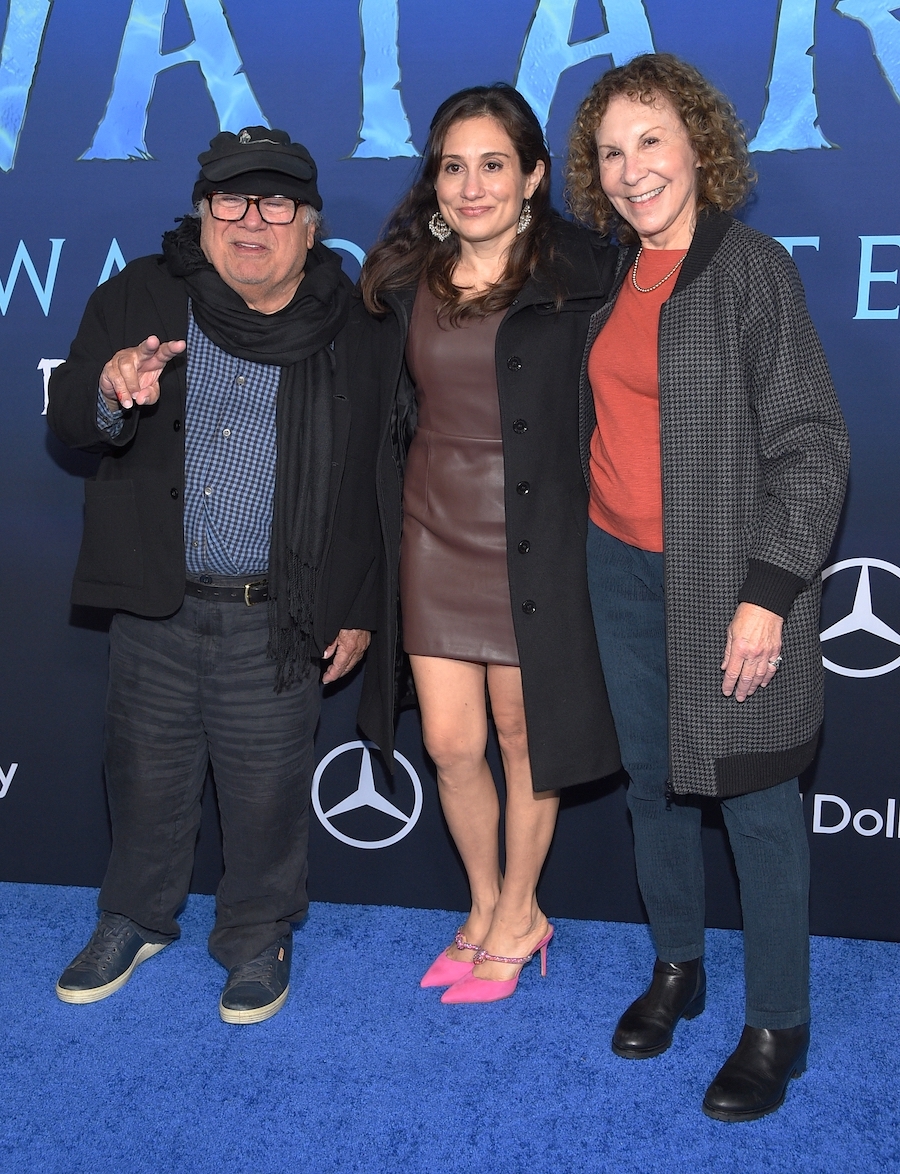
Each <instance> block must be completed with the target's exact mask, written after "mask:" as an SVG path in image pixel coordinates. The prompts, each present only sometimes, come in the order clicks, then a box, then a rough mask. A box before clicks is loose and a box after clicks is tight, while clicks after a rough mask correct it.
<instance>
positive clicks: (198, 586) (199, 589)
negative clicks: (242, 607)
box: [184, 579, 269, 607]
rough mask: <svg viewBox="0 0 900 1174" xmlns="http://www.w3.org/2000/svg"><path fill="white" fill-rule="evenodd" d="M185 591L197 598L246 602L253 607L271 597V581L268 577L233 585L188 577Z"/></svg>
mask: <svg viewBox="0 0 900 1174" xmlns="http://www.w3.org/2000/svg"><path fill="white" fill-rule="evenodd" d="M184 593H185V595H192V596H193V597H194V598H195V599H212V600H215V602H217V603H245V604H246V605H247V607H253V605H254V604H256V603H265V602H266V600H267V599H268V598H269V583H268V580H267V579H253V580H251V581H250V582H248V583H239V584H237V585H236V586H233V587H232V586H228V585H227V584H223V583H198V582H197V580H196V579H187V580H186V581H185V584H184Z"/></svg>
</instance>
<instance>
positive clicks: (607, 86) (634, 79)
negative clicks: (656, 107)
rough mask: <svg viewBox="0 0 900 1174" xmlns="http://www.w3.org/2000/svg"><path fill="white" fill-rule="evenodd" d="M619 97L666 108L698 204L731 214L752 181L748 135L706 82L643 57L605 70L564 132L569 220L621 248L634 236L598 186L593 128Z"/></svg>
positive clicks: (668, 61)
mask: <svg viewBox="0 0 900 1174" xmlns="http://www.w3.org/2000/svg"><path fill="white" fill-rule="evenodd" d="M621 95H624V96H626V97H628V98H637V99H640V101H641V102H645V103H647V105H651V104H652V103H653V102H655V101H656V100H657V99H658V98H663V99H665V100H667V101H668V102H670V103H671V105H672V107H673V108H674V110H675V112H676V113H677V114H678V116H679V117H680V118H681V121H682V122H683V123H684V126H685V129H686V130H687V133H688V137H689V139H690V141H691V145H692V146H693V148H694V151H695V152H696V155H697V160H698V162H699V164H700V166H699V169H698V189H697V203H698V207H699V208H703V207H711V208H715V209H717V210H718V211H720V212H730V211H731V210H732V209H733V208H736V207H738V205H739V204H742V203H743V201H744V200H745V199H746V197H747V194H748V193H749V191H750V188H751V187H752V186H753V184H754V183H755V182H756V173H755V172H754V170H753V168H752V167H751V165H750V155H749V152H748V150H747V136H746V134H745V133H744V128H743V127H742V125H741V123H740V121H739V120H738V116H737V114H736V113H735V109H734V107H733V106H732V104H731V102H729V100H728V99H727V98H726V97H725V95H724V94H722V93H720V92H719V91H718V90H717V89H716V88H715V87H714V86H712V85H711V84H710V83H709V82H708V81H707V80H706V78H705V77H704V76H703V74H702V73H700V71H699V70H697V69H695V68H694V66H693V65H688V63H687V62H686V61H681V60H680V59H679V58H677V57H674V56H673V55H672V54H671V53H642V54H641V55H640V56H638V57H635V58H633V59H632V60H631V61H629V62H628V63H627V64H626V65H620V66H618V67H617V68H615V69H610V70H608V71H607V72H606V73H604V74H603V76H602V77H601V78H600V79H599V80H598V81H596V82H595V83H594V85H593V86H592V87H591V90H590V93H589V94H588V96H587V97H586V98H585V99H584V101H583V102H582V103H581V105H580V106H579V107H578V111H577V113H576V115H575V121H574V123H573V124H572V129H571V131H570V133H569V155H568V159H567V161H566V200H567V202H568V205H569V207H570V208H571V210H572V213H573V215H574V216H575V217H576V218H577V219H578V220H581V221H582V222H583V223H585V224H589V225H591V226H593V227H595V228H598V229H600V231H601V232H615V234H616V236H617V237H618V239H619V240H620V241H622V242H623V243H624V244H632V243H634V242H635V241H636V240H637V233H636V232H635V231H634V229H633V228H632V227H631V225H630V224H628V223H627V222H626V221H624V220H623V219H622V218H621V217H620V216H619V215H618V213H617V212H616V210H615V209H614V208H613V206H612V204H611V202H610V201H609V199H608V198H607V196H606V195H605V193H604V192H603V189H602V188H601V187H600V178H599V172H600V164H599V159H598V155H597V141H596V138H595V135H596V132H597V128H598V127H599V125H600V122H601V121H602V119H603V115H604V114H605V113H606V110H607V107H608V106H609V103H610V102H611V100H612V99H613V98H617V97H619V96H621Z"/></svg>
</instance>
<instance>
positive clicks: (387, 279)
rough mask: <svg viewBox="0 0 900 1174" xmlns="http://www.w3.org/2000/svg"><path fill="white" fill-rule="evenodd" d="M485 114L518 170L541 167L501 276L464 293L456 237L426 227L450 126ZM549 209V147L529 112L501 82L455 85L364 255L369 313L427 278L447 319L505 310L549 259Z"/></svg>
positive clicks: (364, 287)
mask: <svg viewBox="0 0 900 1174" xmlns="http://www.w3.org/2000/svg"><path fill="white" fill-rule="evenodd" d="M485 116H486V117H488V118H493V119H494V120H495V121H496V122H498V123H499V124H500V125H501V126H502V127H503V129H504V130H505V131H506V133H507V134H508V135H509V137H510V139H511V141H512V144H513V146H514V147H515V149H516V154H517V155H518V158H519V165H520V166H521V168H522V172H523V174H525V175H530V174H531V173H532V172H533V171H534V169H535V167H536V166H537V163H538V160H543V163H544V174H543V176H542V178H541V181H540V183H539V184H538V186H537V188H536V189H535V191H534V194H533V195H532V196H531V224H530V226H529V227H528V228H527V229H526V231H525V232H523V233H521V234H520V235H519V236H517V237H516V239H515V241H514V243H513V244H512V246H511V247H510V250H509V254H508V256H507V260H506V269H505V272H504V274H503V276H502V277H501V279H500V280H499V281H498V282H496V283H495V284H494V285H492V286H491V287H490V289H488V290H487V291H486V292H485V293H483V294H480V295H479V296H478V297H474V298H469V299H464V298H463V291H462V290H461V289H460V288H459V287H458V286H456V285H454V284H453V270H454V268H455V267H456V263H457V261H458V260H459V237H458V236H457V235H456V233H455V232H452V233H451V234H450V236H449V238H448V239H447V240H446V241H439V240H437V239H436V238H435V237H434V236H432V235H431V233H430V232H429V230H428V221H429V220H430V218H431V217H432V216H433V215H434V213H435V212H437V211H438V202H437V197H436V195H435V191H434V185H435V181H436V179H437V177H438V172H439V171H440V166H441V157H442V155H443V152H444V142H445V140H446V138H447V133H448V131H449V130H450V127H451V126H454V125H455V124H456V123H458V122H464V121H466V120H467V119H469V118H483V117H485ZM552 216H553V213H552V210H551V207H550V152H549V151H548V150H547V144H546V143H545V142H544V133H543V131H542V130H541V124H540V123H539V122H538V120H537V117H536V116H535V113H534V111H533V110H532V109H531V107H530V106H529V105H528V103H527V102H526V101H525V99H524V98H523V97H522V95H521V94H520V93H519V92H518V90H515V89H514V88H513V87H512V86H510V85H508V84H507V83H506V82H495V83H494V85H491V86H471V87H470V88H469V89H466V90H460V91H459V92H458V93H456V94H452V95H451V96H450V97H449V98H447V100H446V101H445V102H442V103H441V105H440V106H439V107H438V109H437V112H436V114H435V116H434V118H433V119H432V120H431V128H430V130H429V134H428V143H427V144H426V147H425V155H424V157H423V159H422V163H421V165H420V167H419V173H418V176H417V177H416V180H415V182H414V183H413V186H412V187H411V188H410V190H409V192H408V193H407V195H406V196H405V197H404V198H403V199H402V200H401V201H400V203H399V204H398V205H397V207H396V208H395V209H394V211H393V212H392V213H391V215H390V217H389V218H388V221H387V225H386V227H385V230H384V232H383V234H382V238H381V240H380V241H379V242H378V244H376V245H375V246H374V248H373V249H372V251H371V252H370V253H369V256H368V257H367V259H366V263H365V265H364V266H363V271H362V276H361V278H360V288H361V290H362V295H363V300H364V301H365V304H366V306H367V307H368V309H369V310H370V311H371V312H372V313H374V314H384V313H385V312H386V309H387V307H386V306H385V304H384V302H383V301H382V294H384V293H386V292H388V291H390V290H397V289H406V288H408V287H409V286H414V285H416V284H417V283H418V282H419V281H420V280H421V279H422V278H423V277H424V278H425V280H426V281H427V282H428V288H429V289H430V290H431V292H432V293H433V294H434V296H435V297H436V298H437V299H438V300H439V302H440V304H441V313H442V314H443V315H446V318H447V320H449V321H450V322H451V323H456V322H459V321H460V320H461V319H463V318H474V317H481V316H483V315H486V314H493V313H494V312H495V311H497V310H502V309H505V308H506V307H507V306H509V305H510V303H511V302H512V300H513V298H514V297H515V296H516V294H517V293H518V292H519V290H520V289H521V288H522V286H523V285H524V284H525V282H526V281H527V280H528V278H529V277H530V276H532V275H533V273H534V271H535V269H536V268H537V265H538V263H539V261H541V260H542V259H546V254H547V248H546V239H547V234H548V232H549V228H550V223H551V220H552Z"/></svg>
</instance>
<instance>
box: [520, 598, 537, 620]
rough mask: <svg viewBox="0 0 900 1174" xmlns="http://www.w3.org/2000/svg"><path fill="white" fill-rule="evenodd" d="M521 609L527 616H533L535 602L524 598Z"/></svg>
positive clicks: (535, 607)
mask: <svg viewBox="0 0 900 1174" xmlns="http://www.w3.org/2000/svg"><path fill="white" fill-rule="evenodd" d="M522 611H523V612H524V613H525V614H526V615H527V616H533V615H534V613H535V612H536V611H537V604H536V603H535V602H534V600H533V599H526V600H525V601H524V603H523V604H522Z"/></svg>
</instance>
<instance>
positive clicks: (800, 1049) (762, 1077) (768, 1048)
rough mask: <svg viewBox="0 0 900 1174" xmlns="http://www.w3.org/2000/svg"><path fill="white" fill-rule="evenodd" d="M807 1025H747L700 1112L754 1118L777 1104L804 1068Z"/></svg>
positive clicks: (734, 1118)
mask: <svg viewBox="0 0 900 1174" xmlns="http://www.w3.org/2000/svg"><path fill="white" fill-rule="evenodd" d="M808 1048H809V1024H808V1023H801V1025H800V1026H799V1027H783V1028H778V1029H770V1028H766V1027H745V1028H744V1030H743V1033H742V1034H741V1038H740V1042H739V1043H738V1046H737V1047H736V1048H735V1050H734V1051H733V1052H732V1053H731V1055H730V1056H729V1057H728V1059H727V1060H726V1061H725V1063H724V1064H723V1065H722V1067H721V1068H720V1069H719V1074H718V1076H717V1077H716V1078H715V1080H714V1081H713V1082H712V1084H711V1085H710V1086H709V1088H708V1089H707V1090H706V1096H705V1097H704V1098H703V1112H704V1113H705V1114H706V1115H707V1117H714V1118H715V1119H716V1121H755V1120H756V1119H757V1117H765V1115H766V1114H767V1113H774V1112H775V1110H776V1109H779V1108H781V1105H782V1104H783V1102H784V1098H785V1094H786V1093H787V1086H788V1081H789V1080H790V1079H791V1077H792V1076H802V1074H803V1073H804V1072H805V1071H806V1053H807V1050H808Z"/></svg>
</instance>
